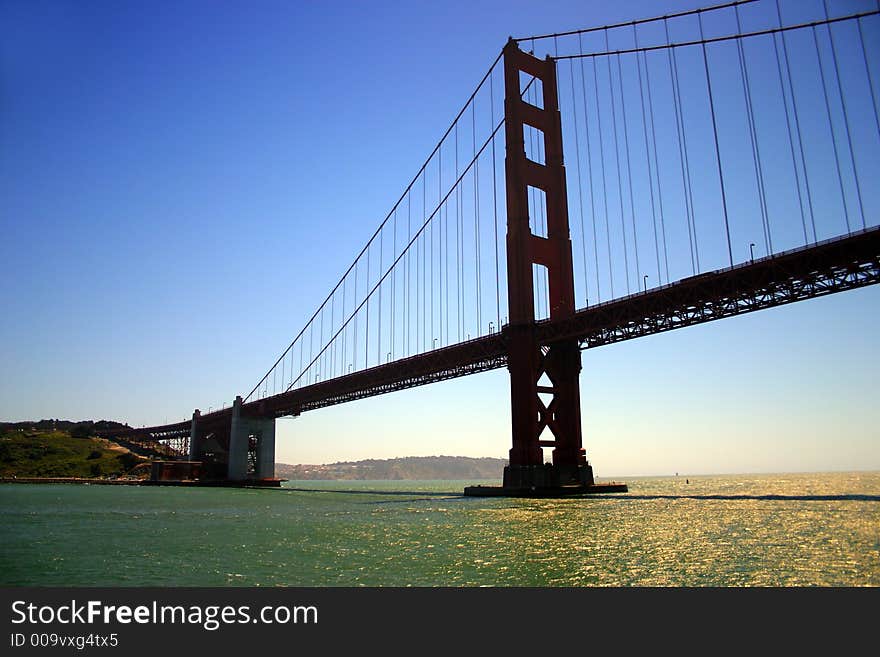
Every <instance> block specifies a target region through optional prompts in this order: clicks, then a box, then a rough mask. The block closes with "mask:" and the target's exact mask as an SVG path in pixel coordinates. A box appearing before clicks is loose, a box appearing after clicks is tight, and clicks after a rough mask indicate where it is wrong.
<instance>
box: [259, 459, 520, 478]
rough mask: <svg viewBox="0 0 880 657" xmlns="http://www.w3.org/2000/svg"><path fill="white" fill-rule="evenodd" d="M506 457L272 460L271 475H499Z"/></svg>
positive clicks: (445, 476) (457, 476)
mask: <svg viewBox="0 0 880 657" xmlns="http://www.w3.org/2000/svg"><path fill="white" fill-rule="evenodd" d="M505 465H507V459H497V458H489V457H486V458H472V457H468V456H408V457H402V458H393V459H366V460H363V461H344V462H339V463H330V464H325V465H304V464H299V465H290V464H287V463H276V464H275V476H276V477H281V478H282V479H293V480H330V481H355V480H358V481H363V480H386V481H399V480H430V479H444V480H454V479H500V478H501V472H502V471H503V469H504V466H505Z"/></svg>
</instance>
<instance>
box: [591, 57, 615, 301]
mask: <svg viewBox="0 0 880 657" xmlns="http://www.w3.org/2000/svg"><path fill="white" fill-rule="evenodd" d="M593 83H594V85H593V88H594V89H595V91H596V118H597V121H598V124H599V166H600V167H601V168H602V200H603V201H604V205H605V243H606V245H607V246H608V278H609V282H610V284H611V297H610V298H611V299H613V298H614V268H613V267H612V266H611V226H610V224H609V221H608V189H607V185H606V182H605V179H606V175H605V143H604V140H603V139H602V108H601V106H600V104H599V77H598V74H597V73H596V58H595V57H594V58H593ZM596 266H597V267H598V263H596Z"/></svg>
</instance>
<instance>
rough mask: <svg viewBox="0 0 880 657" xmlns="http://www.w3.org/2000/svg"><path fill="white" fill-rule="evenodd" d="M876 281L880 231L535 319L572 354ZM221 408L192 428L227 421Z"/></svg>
mask: <svg viewBox="0 0 880 657" xmlns="http://www.w3.org/2000/svg"><path fill="white" fill-rule="evenodd" d="M877 282H880V227H874V228H869V229H867V230H863V231H859V232H857V233H852V234H851V235H847V236H844V237H840V238H835V239H831V240H826V241H824V242H819V243H817V244H812V245H809V246H806V247H802V248H799V249H794V250H791V251H786V252H783V253H779V254H776V255H773V256H768V257H765V258H761V259H756V260H754V261H753V262H747V263H743V264H740V265H735V266H733V267H728V268H725V269H720V270H716V271H712V272H707V273H704V274H700V275H698V276H693V277H690V278H685V279H683V280H681V281H678V282H676V283H672V284H669V285H665V286H662V287H658V288H654V289H651V290H648V291H647V292H641V293H637V294H632V295H629V296H626V297H622V298H618V299H615V300H613V301H608V302H605V303H601V304H597V305H594V306H589V307H587V308H584V309H582V310H580V311H578V312H577V313H576V314H575V316H574V317H573V318H571V319H570V320H566V321H563V322H558V321H557V322H550V321H549V320H544V321H541V322H537V323H536V325H535V332H536V334H537V336H538V340H539V341H540V342H542V343H544V344H549V343H551V342H556V341H560V340H570V339H576V340H578V342H579V343H580V345H581V348H582V349H588V348H591V347H598V346H601V345H605V344H610V343H612V342H620V341H622V340H629V339H632V338H637V337H640V336H643V335H650V334H653V333H660V332H662V331H669V330H672V329H676V328H682V327H685V326H692V325H694V324H701V323H703V322H709V321H712V320H716V319H722V318H724V317H730V316H733V315H740V314H743V313H747V312H753V311H755V310H761V309H764V308H772V307H774V306H780V305H783V304H787V303H792V302H795V301H801V300H804V299H811V298H814V297H819V296H824V295H826V294H831V293H834V292H842V291H844V290H850V289H854V288H858V287H863V286H866V285H871V284H873V283H877ZM506 364H507V347H506V337H505V331H504V330H502V331H500V332H496V333H492V334H490V335H487V336H483V337H481V338H477V339H475V340H469V341H467V342H462V343H459V344H456V345H452V346H449V347H444V348H441V349H436V350H432V351H428V352H426V353H423V354H419V355H416V356H412V357H409V358H404V359H400V360H397V361H393V362H391V363H388V364H385V365H380V366H377V367H373V368H370V369H366V370H362V371H359V372H354V373H352V374H348V375H346V376H342V377H337V378H334V379H329V380H327V381H321V382H318V383H315V384H313V385H309V386H304V387H302V388H299V389H296V390H291V391H289V392H285V393H281V394H277V395H274V396H271V397H266V398H264V399H261V400H258V401H255V402H251V403H248V404H245V405H244V406H243V408H242V411H243V412H244V413H246V414H252V415H259V416H264V417H265V416H270V415H271V416H275V417H282V416H285V415H298V414H300V413H302V412H305V411H309V410H314V409H316V408H322V407H325V406H332V405H334V404H341V403H343V402H348V401H353V400H356V399H362V398H365V397H372V396H376V395H381V394H385V393H388V392H393V391H395V390H403V389H406V388H412V387H415V386H420V385H426V384H429V383H435V382H437V381H443V380H445V379H451V378H456V377H460V376H466V375H468V374H476V373H478V372H485V371H488V370H492V369H497V368H501V367H504V366H506ZM230 415H231V409H228V408H227V409H224V410H222V411H215V412H214V413H210V414H207V415H203V416H202V418H201V420H200V422H202V423H205V424H206V425H208V426H210V425H211V424H217V425H220V424H223V423H228V422H229V417H230ZM189 431H190V423H189V422H188V421H187V422H179V423H175V424H169V425H163V426H157V427H148V428H143V429H132V430H131V431H130V432H128V433H127V435H133V434H140V435H144V434H149V435H151V436H153V437H154V438H159V439H161V438H165V437H172V436H181V435H188V434H189Z"/></svg>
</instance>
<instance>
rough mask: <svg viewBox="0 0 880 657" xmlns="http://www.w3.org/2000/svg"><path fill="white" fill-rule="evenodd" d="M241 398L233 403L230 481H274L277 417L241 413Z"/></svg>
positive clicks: (228, 473)
mask: <svg viewBox="0 0 880 657" xmlns="http://www.w3.org/2000/svg"><path fill="white" fill-rule="evenodd" d="M241 407H242V399H241V397H240V396H239V397H236V398H235V401H234V402H233V403H232V422H231V426H230V429H229V457H228V458H229V463H228V472H227V479H228V480H229V481H245V480H248V479H274V477H275V418H274V417H248V416H245V415H243V414H242V412H241Z"/></svg>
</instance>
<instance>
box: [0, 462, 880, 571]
mask: <svg viewBox="0 0 880 657" xmlns="http://www.w3.org/2000/svg"><path fill="white" fill-rule="evenodd" d="M627 482H628V483H629V490H630V492H629V493H628V494H625V495H616V496H606V497H596V498H589V499H564V500H528V499H498V498H464V497H460V496H459V493H460V492H461V490H462V488H463V487H464V485H465V484H470V483H478V482H450V481H435V482H314V481H310V482H290V483H288V484H287V486H288V487H302V488H310V489H319V490H318V491H297V490H289V489H287V490H284V489H282V490H240V489H211V488H203V489H189V490H187V489H181V488H165V487H162V488H158V487H123V486H82V485H24V484H6V485H0V585H37V586H226V585H243V586H279V585H283V586H336V585H346V586H357V585H365V586H409V585H412V586H435V585H448V586H478V585H492V586H631V585H635V586H741V585H745V586H811V585H820V586H863V585H867V586H878V585H880V473H866V472H859V473H833V474H820V475H817V474H798V475H790V474H785V475H738V476H714V477H695V478H690V483H685V479H684V478H683V477H682V478H673V477H667V478H644V479H641V478H636V479H628V480H627ZM444 493H446V494H444ZM767 495H782V496H788V497H787V499H762V498H763V497H764V496H767ZM703 496H716V497H718V498H720V499H707V498H705V497H703ZM826 498H827V499H826Z"/></svg>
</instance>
